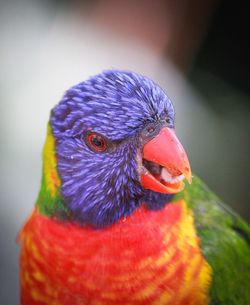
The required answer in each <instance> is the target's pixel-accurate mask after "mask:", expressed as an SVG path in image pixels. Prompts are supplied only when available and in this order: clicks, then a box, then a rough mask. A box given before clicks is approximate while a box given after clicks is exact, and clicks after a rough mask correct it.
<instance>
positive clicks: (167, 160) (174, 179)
mask: <svg viewBox="0 0 250 305" xmlns="http://www.w3.org/2000/svg"><path fill="white" fill-rule="evenodd" d="M143 161H144V162H143V165H144V166H143V171H142V173H141V184H142V186H143V187H144V188H146V189H150V190H152V191H155V192H159V193H167V194H175V193H178V192H180V191H181V190H183V188H184V182H183V179H184V178H186V179H187V180H188V182H189V183H191V182H192V173H191V168H190V165H189V161H188V158H187V155H186V152H185V150H184V148H183V147H182V145H181V143H180V141H179V140H178V138H177V136H176V134H175V132H174V130H173V129H171V128H167V127H164V128H162V129H161V131H160V133H159V134H158V135H157V136H156V137H155V138H153V139H152V140H151V141H149V142H148V143H146V144H145V145H144V148H143ZM148 161H149V162H148ZM145 164H146V165H145ZM155 167H158V168H157V171H155ZM151 168H152V169H153V168H154V170H152V171H151V170H150V169H151Z"/></svg>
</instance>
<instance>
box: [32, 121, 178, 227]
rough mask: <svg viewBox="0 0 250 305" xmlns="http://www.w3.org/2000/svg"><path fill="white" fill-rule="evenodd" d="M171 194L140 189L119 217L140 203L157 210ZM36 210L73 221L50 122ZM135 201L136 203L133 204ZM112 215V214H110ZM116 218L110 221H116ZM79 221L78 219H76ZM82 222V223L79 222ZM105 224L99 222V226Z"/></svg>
mask: <svg viewBox="0 0 250 305" xmlns="http://www.w3.org/2000/svg"><path fill="white" fill-rule="evenodd" d="M172 198H173V195H169V194H160V193H156V192H153V191H150V190H146V189H141V194H140V196H139V197H138V198H136V200H134V199H133V204H132V203H131V204H128V206H130V208H129V210H128V211H125V212H124V213H123V214H122V213H121V215H120V217H119V219H120V218H122V217H126V216H128V215H130V214H131V213H132V212H133V211H134V210H135V209H136V208H137V207H139V206H140V205H142V204H143V205H145V206H146V208H147V209H148V210H159V209H161V208H163V207H164V206H165V205H166V204H167V203H168V202H170V201H171V199H172ZM36 202H37V204H36V205H37V208H38V211H39V212H40V213H41V214H43V215H45V216H48V217H56V218H58V219H64V220H69V221H73V222H74V220H75V219H74V214H73V213H72V211H71V209H70V205H69V203H68V202H66V201H65V200H64V198H63V196H62V195H61V179H60V176H59V173H58V170H57V157H56V145H55V138H54V136H53V133H52V129H51V126H50V123H49V124H48V128H47V137H46V141H45V144H44V148H43V169H42V181H41V188H40V192H39V195H38V199H37V201H36ZM135 202H136V204H135ZM111 217H112V216H111ZM119 219H116V220H115V221H113V222H112V223H114V222H116V221H118V220H119ZM77 222H78V223H79V220H78V221H77ZM81 224H84V223H81ZM103 226H106V225H105V222H104V224H103V225H102V224H100V227H103Z"/></svg>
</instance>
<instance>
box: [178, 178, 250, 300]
mask: <svg viewBox="0 0 250 305" xmlns="http://www.w3.org/2000/svg"><path fill="white" fill-rule="evenodd" d="M175 198H176V199H177V198H184V199H185V200H186V202H187V204H188V206H189V207H190V209H192V210H193V213H194V219H195V225H196V229H197V232H198V235H199V236H200V238H201V245H202V252H203V254H204V256H205V258H206V259H207V261H208V263H209V264H210V266H211V267H212V269H213V281H212V286H211V290H210V295H211V304H219V305H236V304H237V305H241V304H242V305H246V304H249V302H250V227H249V225H248V224H247V223H246V222H245V221H243V220H242V219H241V218H240V217H239V216H238V215H237V214H235V213H234V212H233V211H232V210H231V209H229V208H228V207H226V206H225V205H224V204H223V203H221V201H220V199H218V198H217V197H216V196H215V195H214V194H213V193H212V192H211V191H210V190H209V189H208V188H207V187H206V186H205V185H204V184H203V183H202V182H201V181H200V180H199V179H198V178H196V177H194V179H193V184H192V185H191V186H189V185H186V188H185V190H184V191H183V192H182V193H180V194H178V195H176V196H175Z"/></svg>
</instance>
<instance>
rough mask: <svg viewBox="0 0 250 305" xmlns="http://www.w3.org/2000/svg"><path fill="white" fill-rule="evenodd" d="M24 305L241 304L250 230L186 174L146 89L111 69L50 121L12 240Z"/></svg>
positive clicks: (153, 88) (161, 96)
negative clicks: (38, 175) (35, 184)
mask: <svg viewBox="0 0 250 305" xmlns="http://www.w3.org/2000/svg"><path fill="white" fill-rule="evenodd" d="M18 242H19V244H20V259H19V262H20V272H19V278H20V302H21V304H22V305H46V304H49V305H209V304H212V305H236V304H237V305H241V304H242V305H247V304H250V244H249V243H250V226H249V224H248V223H247V221H245V220H243V219H242V218H241V217H240V216H238V215H237V214H236V213H235V212H234V211H233V210H231V208H229V207H227V206H226V205H225V204H224V203H223V202H222V201H221V200H220V199H219V198H218V197H217V196H216V195H215V194H214V193H213V192H212V191H210V189H209V188H208V187H207V186H206V184H205V183H203V182H202V181H201V179H199V178H198V177H197V176H195V175H193V174H192V171H191V167H190V163H189V159H188V156H187V153H186V151H185V150H184V148H183V146H182V144H181V142H180V140H179V139H178V137H177V135H176V133H175V109H174V106H173V103H172V101H171V99H170V98H169V97H168V95H167V93H166V92H165V91H164V90H163V89H162V88H161V87H160V86H158V85H157V84H156V83H155V82H154V81H153V80H151V79H149V78H148V77H146V76H143V75H141V74H137V73H135V72H132V71H126V70H124V71H123V70H117V69H110V70H105V71H103V72H101V73H99V74H97V75H95V76H92V77H90V78H89V79H87V80H85V81H83V82H81V83H79V84H77V85H75V86H73V87H71V88H70V89H68V90H67V91H66V92H65V94H64V95H63V97H62V98H61V100H60V101H59V103H58V104H57V105H56V106H55V107H54V108H53V109H52V111H51V114H50V119H49V123H48V126H47V135H46V140H45V144H44V148H43V165H42V179H41V188H40V191H39V195H38V198H37V200H36V203H35V206H34V208H33V210H32V212H31V214H30V216H29V217H28V219H27V221H26V222H25V224H24V225H23V227H22V229H21V230H20V232H19V234H18Z"/></svg>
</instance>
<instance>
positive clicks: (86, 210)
mask: <svg viewBox="0 0 250 305" xmlns="http://www.w3.org/2000/svg"><path fill="white" fill-rule="evenodd" d="M50 124H51V128H52V132H53V135H54V137H55V143H56V155H57V170H58V173H59V176H60V178H61V190H60V192H61V197H62V198H63V202H64V204H65V205H66V206H67V208H68V209H69V211H70V215H71V218H72V219H73V220H75V221H78V222H80V223H81V224H91V225H93V226H96V227H103V226H107V225H110V224H112V223H114V222H115V221H117V220H118V219H120V218H121V217H124V216H127V215H129V214H131V213H132V212H133V211H134V209H135V208H136V207H138V206H139V205H140V204H142V203H145V204H146V206H147V207H148V208H154V209H155V208H160V207H161V206H163V205H164V204H165V203H166V202H167V201H168V200H169V198H170V196H169V195H166V194H165V195H164V194H159V193H155V192H153V191H149V190H145V189H144V188H143V187H142V186H141V183H140V177H139V174H138V171H139V167H140V165H141V164H142V156H141V155H142V154H141V150H142V146H143V144H144V143H145V142H146V141H148V140H149V139H150V137H151V138H152V135H150V130H151V131H152V130H157V128H158V127H157V126H162V124H167V125H168V126H170V127H171V126H173V124H174V109H173V105H172V103H171V101H170V99H169V98H168V97H167V95H166V94H165V93H164V92H163V91H162V89H161V88H160V87H159V86H157V85H156V84H155V83H154V82H152V81H151V80H149V79H148V78H146V77H144V76H141V75H138V74H135V73H132V72H124V71H117V70H111V71H105V72H103V73H101V74H99V75H97V76H94V77H92V78H90V79H89V80H87V81H85V82H82V83H80V84H78V85H76V86H74V87H72V88H71V89H69V90H68V91H67V92H66V93H65V95H64V97H63V98H62V100H61V101H60V103H59V104H58V105H57V106H56V107H55V108H54V109H53V110H52V113H51V118H50Z"/></svg>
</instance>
